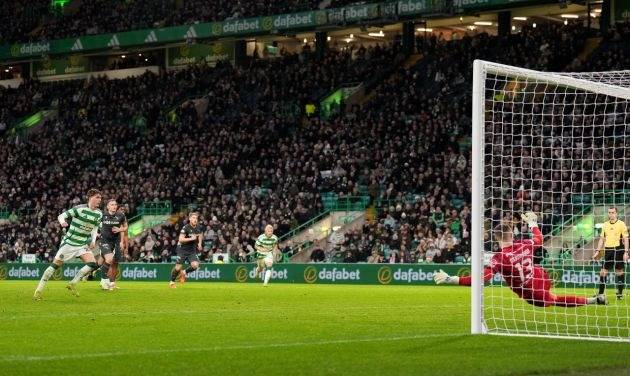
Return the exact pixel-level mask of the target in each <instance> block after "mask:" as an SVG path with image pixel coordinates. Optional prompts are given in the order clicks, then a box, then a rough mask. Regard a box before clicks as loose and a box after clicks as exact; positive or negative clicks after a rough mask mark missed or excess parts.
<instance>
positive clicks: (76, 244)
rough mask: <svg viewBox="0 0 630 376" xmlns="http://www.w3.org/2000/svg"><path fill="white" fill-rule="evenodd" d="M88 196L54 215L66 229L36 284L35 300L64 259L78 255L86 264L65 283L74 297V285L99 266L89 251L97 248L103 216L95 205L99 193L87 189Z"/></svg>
mask: <svg viewBox="0 0 630 376" xmlns="http://www.w3.org/2000/svg"><path fill="white" fill-rule="evenodd" d="M87 197H88V203H87V205H77V206H75V207H73V208H72V209H69V210H67V211H65V212H63V213H61V215H59V217H58V218H57V219H58V220H59V223H60V224H61V227H64V228H67V231H66V233H65V235H64V236H63V239H62V240H61V246H60V247H59V250H58V251H57V254H56V255H55V259H54V260H53V262H52V264H50V266H49V267H48V268H46V270H45V271H44V274H43V275H42V278H41V280H40V281H39V284H38V285H37V289H35V294H34V296H33V298H34V299H35V300H41V299H42V292H43V291H44V287H45V286H46V282H48V280H49V279H50V277H51V276H52V275H53V273H54V272H55V270H57V269H59V267H61V266H62V265H63V263H64V262H65V261H66V260H70V259H73V258H75V257H78V258H80V259H81V260H82V261H83V262H85V266H83V267H82V268H81V269H80V270H79V272H78V273H77V274H76V275H75V276H74V278H73V279H72V280H71V281H70V282H69V283H68V286H67V288H68V290H70V292H71V293H72V294H73V295H75V296H79V293H78V292H77V289H76V285H77V283H78V282H79V281H80V280H81V278H82V277H83V276H84V275H86V274H88V273H91V272H92V271H93V270H96V269H97V268H98V266H97V265H96V259H95V258H94V254H93V253H92V252H90V250H91V249H93V248H94V247H96V236H97V234H98V228H99V226H100V224H101V219H102V217H103V213H101V211H100V210H99V208H98V207H99V206H100V205H101V199H102V196H101V192H99V191H98V190H96V189H90V190H89V191H88V194H87ZM68 218H72V220H71V221H70V223H69V224H68V222H67V220H68Z"/></svg>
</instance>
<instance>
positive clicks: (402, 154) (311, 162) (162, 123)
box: [0, 25, 630, 263]
mask: <svg viewBox="0 0 630 376" xmlns="http://www.w3.org/2000/svg"><path fill="white" fill-rule="evenodd" d="M583 38H584V35H583V29H581V28H580V27H562V26H555V25H539V27H538V28H536V29H531V28H530V29H527V28H525V29H523V30H522V31H521V32H520V33H518V34H513V35H512V36H511V37H509V38H498V37H492V36H488V35H486V34H477V35H474V36H465V37H463V38H461V39H455V40H452V41H445V40H444V39H441V38H439V37H437V36H434V37H431V38H429V39H419V40H418V43H417V45H418V47H419V49H420V51H421V52H423V53H424V55H425V57H424V58H423V59H420V60H419V61H418V62H417V63H416V64H415V65H413V66H411V67H409V68H404V67H402V66H398V67H397V68H396V69H395V71H394V72H393V74H392V75H391V76H390V77H388V78H387V79H386V80H384V81H383V82H382V83H381V84H380V85H379V86H378V87H377V88H376V89H375V92H374V95H373V97H372V98H371V100H370V101H369V102H367V103H365V104H364V105H363V106H353V107H351V108H348V109H346V113H345V114H344V115H343V116H339V117H334V118H332V119H329V120H323V119H320V118H318V117H313V118H309V119H306V120H304V123H302V122H301V120H300V121H298V119H296V118H292V117H284V116H282V115H281V114H280V113H279V111H278V109H279V107H280V106H282V105H283V104H286V103H287V102H290V101H294V102H295V103H296V104H297V105H298V107H299V108H302V106H303V105H304V104H305V103H308V102H309V101H311V100H313V99H314V98H318V97H320V96H321V94H322V93H325V92H327V91H329V90H330V89H332V88H335V87H337V86H338V85H339V84H340V83H343V82H349V81H364V80H366V79H368V78H369V77H370V76H372V75H373V74H374V72H375V70H380V69H388V68H390V66H391V65H392V64H391V63H392V61H394V59H395V56H396V51H397V49H396V48H395V47H389V48H382V47H379V48H369V49H362V50H361V49H357V50H356V51H353V52H333V51H331V52H329V53H328V55H327V56H326V57H325V59H327V60H326V63H324V64H321V63H318V62H317V61H316V60H314V59H315V58H314V57H313V56H312V54H310V53H309V52H304V53H302V54H299V55H292V56H287V57H285V58H283V60H281V61H275V62H267V61H260V60H259V61H255V62H253V63H252V64H251V65H250V66H248V67H247V68H234V67H231V66H229V65H228V64H219V65H218V66H217V67H215V68H207V67H196V68H190V69H187V70H183V71H179V72H177V73H162V74H160V75H159V76H155V75H152V74H146V75H144V76H142V77H139V78H133V79H127V80H120V81H107V80H102V79H99V80H94V81H92V82H90V83H85V82H70V83H63V84H45V85H43V86H44V87H46V88H47V89H46V90H51V91H52V92H55V93H58V92H57V90H71V91H72V92H73V93H74V94H73V95H65V96H58V95H53V96H52V97H56V98H62V100H61V101H60V103H58V106H59V109H60V111H59V119H58V120H57V121H55V122H53V123H51V124H47V125H45V126H43V127H41V128H42V129H41V133H38V134H37V139H36V140H35V139H29V140H28V141H26V142H21V143H18V144H15V143H11V142H9V141H7V140H4V141H3V148H2V150H0V162H2V163H1V167H0V178H2V179H4V181H7V182H9V184H7V185H6V186H2V187H0V200H2V201H0V207H3V206H4V207H5V208H7V210H8V212H9V213H12V212H15V213H16V214H14V215H12V216H11V215H10V216H9V217H10V218H12V219H13V221H12V223H10V224H9V225H5V227H4V228H3V230H2V231H0V260H2V259H9V260H15V259H18V258H19V256H20V254H21V253H24V252H28V253H36V254H37V255H38V257H39V259H41V260H50V259H51V257H52V256H53V253H54V250H55V249H56V248H55V247H56V246H57V245H58V243H59V237H60V228H59V226H58V224H57V222H56V215H57V214H58V213H59V212H60V211H61V210H63V209H64V208H67V207H69V206H70V205H74V204H76V203H79V202H81V197H82V194H83V193H84V192H85V191H86V190H87V188H88V187H91V186H93V185H94V184H95V182H96V185H97V186H99V187H101V188H102V189H103V190H104V192H105V197H116V198H117V199H118V200H119V201H121V202H123V203H125V204H127V206H128V210H129V212H130V213H134V211H135V206H136V205H138V204H139V203H141V202H143V201H152V200H171V201H172V202H174V203H178V204H187V205H189V207H190V208H194V209H195V210H198V211H200V212H201V217H202V218H203V222H204V226H205V232H204V239H205V240H206V242H205V248H204V251H203V254H202V260H209V259H211V257H212V254H214V253H216V252H221V253H224V252H227V253H229V254H230V256H231V257H232V258H233V259H235V260H247V259H248V254H250V253H251V245H252V239H255V237H256V236H257V235H258V234H259V233H260V231H261V228H262V227H263V225H264V224H265V223H267V222H271V223H272V224H274V226H275V227H276V233H277V234H279V235H282V234H284V233H287V232H288V231H289V230H290V229H291V228H294V227H295V226H296V225H298V224H300V223H304V222H306V221H307V220H308V219H310V218H311V217H313V216H314V215H315V214H317V213H319V212H321V210H322V193H325V192H335V193H336V194H337V195H338V196H339V197H346V196H356V195H359V194H362V192H363V193H364V192H367V194H369V195H370V196H371V204H374V205H375V206H376V207H377V209H378V210H377V214H376V219H375V220H374V221H372V222H369V223H367V224H366V225H365V226H364V227H363V228H362V230H361V231H357V232H352V233H349V234H346V236H345V237H344V239H343V241H342V242H341V244H339V245H338V247H336V248H335V249H334V250H333V251H331V252H325V251H323V250H316V251H315V252H313V256H312V260H313V261H316V262H318V261H345V262H355V261H364V262H371V263H375V262H436V261H439V262H454V261H457V262H461V261H466V260H467V259H468V258H469V257H470V256H469V255H470V187H471V181H470V176H471V171H470V168H471V164H470V160H471V156H470V152H469V149H468V147H467V146H466V140H468V139H469V137H468V136H469V135H470V121H471V119H470V116H469V113H470V103H469V101H470V100H469V98H470V90H469V88H470V82H471V76H470V73H471V72H472V69H471V67H472V62H473V60H474V59H476V58H479V57H483V58H484V59H487V60H493V61H497V62H501V63H506V64H514V65H519V66H524V67H529V68H533V69H543V70H561V69H563V66H562V62H563V61H567V60H566V59H567V57H568V56H569V57H574V56H577V54H578V53H579V51H580V49H581V45H582V43H583ZM602 48H604V47H602ZM593 56H594V57H595V58H596V59H597V58H599V57H598V56H600V55H599V54H598V53H594V55H593ZM601 56H604V55H601ZM589 64H597V62H591V63H589ZM297 77H300V78H302V79H295V78H297ZM305 77H306V78H307V79H303V78H305ZM210 83H211V84H210ZM36 85H38V84H36V83H27V84H26V85H25V87H34V86H36ZM47 85H50V88H48V87H47ZM205 87H209V88H210V89H209V90H208V91H207V92H204V90H203V88H205ZM20 90H23V89H22V88H21V89H19V90H17V91H16V92H15V93H12V94H11V97H12V98H15V97H18V98H19V97H20V95H22V94H21V92H20ZM190 93H197V94H205V95H206V97H207V99H208V100H209V103H208V106H207V109H206V110H205V111H202V112H201V113H198V111H197V110H195V109H194V106H193V105H192V103H191V102H185V101H184V99H185V97H186V96H187V95H188V94H190ZM4 98H5V97H2V100H3V101H4V100H5V99H4ZM7 98H8V96H7ZM23 98H26V99H25V100H23V102H24V106H31V108H32V106H33V104H32V103H30V102H29V101H28V98H29V95H23ZM11 100H14V99H11ZM182 101H184V104H183V105H181V106H177V105H178V104H179V103H182ZM174 106H175V107H176V112H177V113H178V114H179V124H172V123H171V122H169V121H167V120H166V117H165V116H164V115H165V114H164V111H161V110H160V109H170V108H173V107H174ZM139 117H141V118H146V123H145V122H141V123H142V126H139V127H132V126H129V119H137V118H139ZM538 118H539V119H542V118H543V117H542V116H541V117H538ZM533 124H536V123H535V122H534V123H533ZM613 128H614V129H615V130H618V129H620V128H619V127H613ZM497 131H498V130H497ZM503 132H505V131H503ZM516 132H517V131H516V130H513V131H512V132H510V133H516ZM496 133H499V134H500V132H496ZM501 137H502V136H501ZM506 137H507V135H506ZM540 138H541V142H543V143H547V144H548V145H547V144H546V145H547V146H549V148H548V150H547V149H545V153H560V154H559V155H556V154H553V155H546V154H545V155H544V156H545V157H548V158H549V159H550V160H551V159H552V157H553V156H556V157H561V156H562V155H563V154H564V153H570V154H569V155H567V157H569V158H570V156H571V155H575V156H577V154H575V153H579V152H580V150H579V149H578V148H579V147H580V146H579V145H572V147H573V149H570V150H568V151H562V150H560V146H561V145H562V142H563V141H562V139H561V137H560V136H558V135H557V134H555V133H554V134H547V133H544V134H541V135H540ZM559 138H560V141H559V142H560V143H559V144H556V143H557V142H558V139H559ZM460 144H461V145H460ZM584 146H586V147H591V146H593V145H590V144H588V145H582V147H584ZM553 147H555V149H553ZM593 148H594V146H593ZM73 150H82V152H81V153H75V152H73ZM552 150H553V151H552ZM528 152H531V151H528V149H527V148H525V147H514V148H513V149H512V150H511V155H512V156H514V159H513V160H510V161H508V162H515V163H522V164H523V167H519V168H518V170H517V171H509V170H508V169H506V168H499V170H497V171H493V175H494V177H495V178H497V179H499V182H497V181H492V180H491V181H488V182H487V186H488V187H493V188H496V189H498V190H499V191H498V192H497V193H496V195H495V196H494V197H501V198H502V199H501V200H499V202H494V203H493V204H494V205H495V208H494V209H492V210H491V212H490V213H489V214H491V215H492V217H493V219H494V220H500V219H501V218H500V216H501V211H500V210H498V209H500V208H505V207H517V206H518V205H521V204H520V203H522V202H524V199H525V198H528V195H531V196H529V197H531V198H532V199H534V200H535V201H536V205H539V207H533V208H532V209H538V210H537V211H539V212H543V213H546V216H544V217H543V218H542V222H543V226H544V229H545V231H549V230H550V227H551V225H552V224H553V223H557V221H560V220H562V215H564V214H567V212H566V211H565V209H567V210H568V209H570V208H571V206H570V205H563V204H564V203H565V201H566V203H568V202H570V200H571V194H572V193H575V192H578V193H579V192H582V191H583V189H585V188H584V187H581V186H578V185H576V184H571V180H574V181H575V180H580V179H579V178H577V179H571V177H565V176H559V177H558V179H555V178H554V181H556V182H555V183H551V182H549V181H547V182H543V185H542V186H531V187H530V186H527V181H525V180H523V176H532V177H536V171H540V169H541V168H548V166H547V165H544V166H541V165H539V164H537V163H531V160H530V162H527V158H526V157H527V153H528ZM535 153H536V151H534V155H535ZM504 154H505V153H503V152H502V151H501V152H499V151H496V152H495V151H494V150H491V151H490V153H489V155H490V156H491V157H498V156H499V155H504ZM516 156H518V157H516ZM523 156H525V157H523ZM595 156H599V154H597V155H596V154H593V157H595ZM608 157H611V156H608ZM626 160H630V158H628V156H626ZM567 161H568V159H566V160H565V162H558V161H556V162H554V163H560V165H558V166H553V167H554V168H557V169H558V170H560V169H561V167H562V166H563V164H564V163H568V162H567ZM499 162H505V161H499ZM605 163H607V162H605ZM614 163H616V162H614ZM499 165H501V164H500V163H499ZM503 165H505V163H504V164H503ZM508 165H510V164H508ZM614 167H615V168H617V167H618V166H616V165H614ZM14 171H24V172H23V173H20V174H14V173H12V172H14ZM615 171H616V173H619V172H621V173H624V172H623V170H621V168H618V169H616V170H615ZM625 171H630V168H627V167H626V170H625ZM512 173H514V174H518V176H515V177H514V178H513V179H500V177H501V176H504V177H509V176H510V174H512ZM506 174H507V175H506ZM521 175H522V176H521ZM583 179H584V177H583ZM624 179H625V178H624ZM534 180H535V181H539V180H540V179H534ZM501 182H508V184H509V185H508V186H505V187H503V186H502V185H501ZM548 184H552V185H548ZM521 185H523V188H520V186H521ZM536 189H537V190H538V191H541V190H542V191H550V190H553V192H554V195H553V197H545V196H544V195H542V194H541V195H540V196H536V193H535V192H534V193H530V191H532V192H533V191H536ZM42 192H43V193H42ZM558 200H559V201H558ZM552 203H554V204H555V205H551V204H552ZM16 204H19V206H16ZM24 209H30V210H31V211H26V212H25V211H24ZM20 210H22V212H23V213H26V214H23V215H22V216H21V217H18V215H17V213H20ZM556 211H559V212H556ZM10 222H11V221H10ZM180 225H181V220H180V222H179V223H176V224H167V225H163V226H161V227H158V228H155V229H153V230H151V231H145V233H144V234H143V235H142V236H139V237H137V238H135V239H133V240H132V242H131V246H130V256H131V257H130V258H131V259H132V260H142V261H146V262H166V261H170V260H171V256H172V255H173V254H174V248H175V246H176V239H177V229H178V228H179V226H180ZM488 244H489V243H488Z"/></svg>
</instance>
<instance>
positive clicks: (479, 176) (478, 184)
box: [470, 60, 630, 342]
mask: <svg viewBox="0 0 630 376" xmlns="http://www.w3.org/2000/svg"><path fill="white" fill-rule="evenodd" d="M614 73H616V72H605V73H601V74H600V73H580V74H570V73H549V72H539V71H534V70H529V69H523V68H518V67H513V66H509V65H503V64H497V63H492V62H488V61H483V60H475V62H474V65H473V90H472V97H473V98H472V217H471V222H472V223H471V225H472V229H471V242H472V243H471V248H472V249H471V254H472V265H471V277H472V283H471V290H472V291H471V315H470V318H471V333H472V334H492V335H508V336H525V337H544V338H563V339H588V340H600V341H622V342H626V341H628V342H630V338H615V337H601V338H600V337H595V336H571V335H561V334H559V335H548V334H525V333H516V332H515V333H505V332H493V331H490V330H488V328H487V326H486V323H485V319H484V306H483V304H484V281H483V269H484V255H483V253H484V252H483V249H484V209H485V207H484V167H485V166H484V161H485V152H484V146H485V145H484V143H485V120H486V119H485V111H486V101H487V99H488V98H486V97H485V96H486V80H487V76H488V74H491V75H495V74H496V75H504V76H507V77H514V78H520V79H535V80H536V81H537V82H548V83H549V84H552V85H559V86H563V87H568V88H575V89H580V90H587V91H589V92H592V93H595V94H602V95H606V96H613V97H618V98H620V99H624V100H630V87H624V86H616V85H613V84H610V83H608V82H611V81H613V82H614V79H613V80H609V81H606V80H602V81H604V82H596V81H591V80H587V79H584V78H583V77H592V78H593V79H598V78H601V76H600V75H602V74H603V75H606V74H613V75H614ZM618 73H624V74H630V72H629V71H626V72H618ZM589 75H590V76H589ZM628 274H630V273H628V272H626V275H628ZM628 281H630V278H629V279H628ZM629 283H630V282H629ZM543 309H544V308H543Z"/></svg>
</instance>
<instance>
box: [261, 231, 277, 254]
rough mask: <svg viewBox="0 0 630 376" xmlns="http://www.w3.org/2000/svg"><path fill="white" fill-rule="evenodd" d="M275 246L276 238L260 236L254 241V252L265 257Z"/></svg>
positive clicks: (273, 236)
mask: <svg viewBox="0 0 630 376" xmlns="http://www.w3.org/2000/svg"><path fill="white" fill-rule="evenodd" d="M277 244H278V237H277V236H275V235H271V236H270V237H267V235H265V234H262V235H260V236H259V237H258V239H256V251H258V253H260V254H263V255H266V254H268V253H269V252H271V251H273V249H274V248H275V247H276V245H277Z"/></svg>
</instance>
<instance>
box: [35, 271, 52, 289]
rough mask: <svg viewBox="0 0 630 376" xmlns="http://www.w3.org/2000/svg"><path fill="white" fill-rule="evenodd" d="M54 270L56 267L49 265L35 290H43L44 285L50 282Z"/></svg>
mask: <svg viewBox="0 0 630 376" xmlns="http://www.w3.org/2000/svg"><path fill="white" fill-rule="evenodd" d="M54 272H55V268H53V267H52V266H49V267H47V268H46V270H44V274H42V279H40V280H39V283H38V284H37V289H36V290H35V291H40V292H41V291H43V290H44V286H46V282H48V280H49V279H50V277H52V275H53V273H54Z"/></svg>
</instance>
